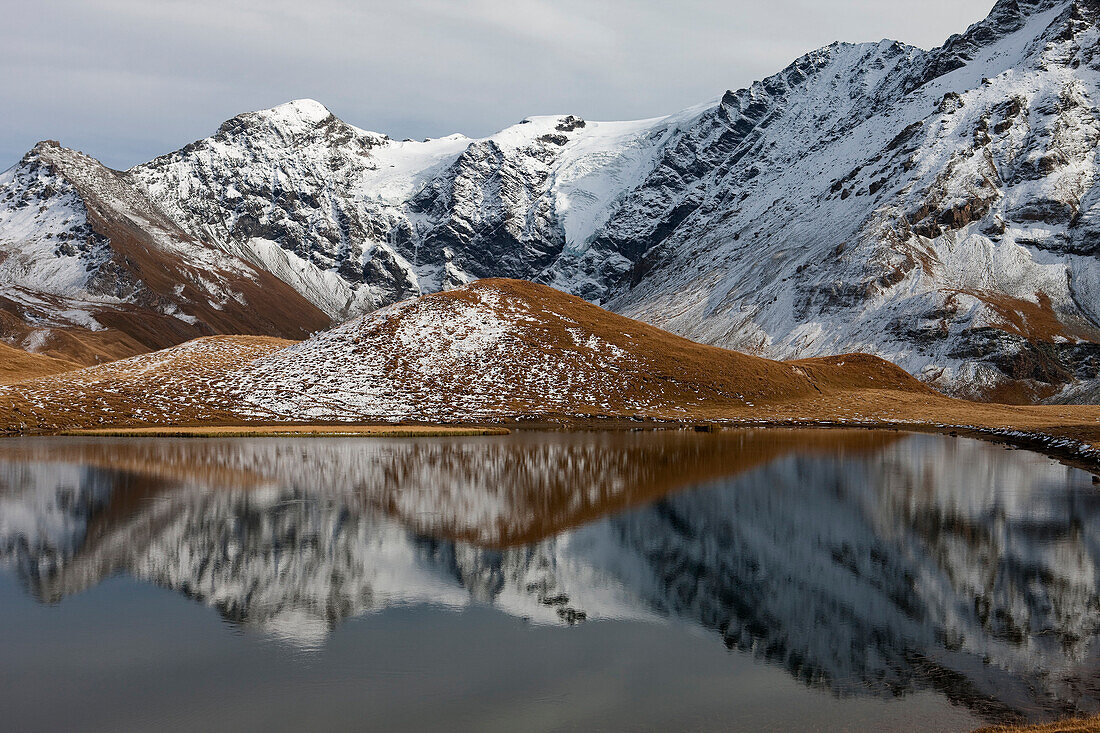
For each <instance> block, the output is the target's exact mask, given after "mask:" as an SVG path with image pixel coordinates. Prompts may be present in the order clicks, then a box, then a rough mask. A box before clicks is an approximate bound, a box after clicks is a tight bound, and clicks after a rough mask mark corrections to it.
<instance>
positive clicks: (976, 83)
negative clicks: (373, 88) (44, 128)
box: [0, 0, 1100, 402]
mask: <svg viewBox="0 0 1100 733" xmlns="http://www.w3.org/2000/svg"><path fill="white" fill-rule="evenodd" d="M1098 22H1100V3H1098V2H1096V1H1095V0H1031V1H1028V0H1000V1H999V2H997V4H996V6H995V7H994V8H993V10H992V12H991V14H990V15H989V17H988V18H986V19H985V20H983V21H982V22H980V23H978V24H975V25H974V26H972V27H971V28H969V29H968V30H967V31H966V32H965V33H963V34H962V35H957V36H953V37H952V38H950V39H949V40H948V41H947V42H946V43H945V44H944V45H943V46H942V47H940V48H937V49H934V50H932V51H924V50H921V49H917V48H914V47H911V46H906V45H904V44H901V43H897V42H889V41H883V42H881V43H872V44H857V45H853V44H833V45H831V46H828V47H826V48H823V49H821V50H818V51H815V52H813V53H810V54H808V55H806V56H804V57H802V58H801V59H798V60H797V61H795V62H794V63H793V64H792V65H791V66H789V67H788V68H786V69H784V70H783V71H781V72H780V73H778V74H776V75H775V76H772V77H769V78H768V79H765V80H763V81H761V82H758V83H755V84H753V85H752V86H751V87H749V88H747V89H742V90H739V91H730V92H726V93H725V94H724V95H723V96H722V97H721V98H720V99H719V100H716V101H713V102H710V103H707V104H703V105H700V106H698V107H695V108H692V109H689V110H686V111H684V112H681V113H679V114H676V115H672V116H670V117H664V118H658V119H652V120H643V121H638V122H611V123H608V122H592V121H586V120H582V119H579V118H577V117H574V116H571V115H561V116H550V117H536V118H529V119H527V120H524V121H523V122H521V123H520V124H518V125H515V126H513V127H510V128H508V129H506V130H503V131H502V132H500V133H498V134H496V135H493V136H491V137H489V138H485V139H480V140H475V139H470V138H466V137H463V136H461V135H452V136H449V137H445V138H440V139H435V140H427V141H423V142H414V141H409V140H406V141H396V140H392V139H390V138H388V137H387V136H385V135H381V134H378V133H373V132H367V131H364V130H361V129H358V128H356V127H352V126H351V125H348V124H346V123H344V122H342V121H340V120H338V119H336V118H335V117H334V116H333V115H332V114H330V113H329V112H328V110H327V109H325V108H324V107H323V106H322V105H321V104H319V103H317V102H313V101H310V100H299V101H295V102H291V103H288V104H285V105H282V106H279V107H276V108H274V109H270V110H266V111H261V112H252V113H247V114H243V115H240V116H238V117H235V118H233V119H232V120H229V121H228V122H226V123H224V124H223V125H222V126H221V127H220V128H219V129H218V131H217V133H215V134H214V136H212V137H210V138H207V139H205V140H200V141H198V142H195V143H192V144H190V145H188V146H186V147H184V148H182V149H181V150H179V151H176V152H174V153H170V154H168V155H165V156H162V157H160V158H156V159H155V160H152V161H150V162H148V163H145V164H142V165H139V166H137V167H135V168H132V169H130V170H128V171H125V172H119V171H113V170H110V169H108V168H106V167H104V166H103V165H101V164H100V163H98V162H97V161H96V160H94V159H92V158H90V157H88V156H86V155H84V154H82V153H78V152H75V151H72V150H68V149H66V148H62V147H60V146H59V145H58V144H56V143H53V142H43V143H39V144H38V145H36V146H35V148H34V149H33V150H31V151H30V152H29V153H27V155H26V156H24V158H23V159H22V160H21V161H20V162H19V163H18V164H17V165H15V166H14V167H13V168H11V169H9V170H8V171H7V172H5V173H3V174H2V175H0V329H2V335H3V337H4V338H5V339H6V340H7V341H8V342H9V343H11V344H13V345H17V346H20V347H22V348H26V349H28V350H31V351H38V352H41V353H44V354H49V355H51V356H56V357H62V358H65V359H70V360H76V361H80V362H81V363H85V364H88V363H93V362H95V361H97V360H103V359H109V358H117V357H120V356H127V355H131V354H135V353H140V352H142V351H148V350H151V349H155V348H162V347H165V346H169V345H172V344H175V343H179V342H182V341H184V340H187V339H189V338H192V337H195V336H200V335H209V334H223V333H241V334H257V335H270V336H281V337H288V338H301V337H303V336H305V335H307V334H309V333H310V332H313V331H317V330H321V329H325V328H328V327H329V326H330V325H332V324H334V323H338V322H341V321H343V320H346V319H348V318H350V317H354V316H356V315H359V314H362V313H364V312H367V311H371V310H373V309H376V308H379V307H381V306H385V305H388V304H391V303H394V302H396V301H399V300H402V299H405V298H408V297H410V296H415V295H419V294H424V293H430V292H435V291H438V290H442V289H450V288H452V287H455V286H458V285H461V284H464V283H467V282H469V281H471V280H474V279H478V278H484V277H491V276H503V277H512V278H520V279H527V280H533V281H537V282H542V283H546V284H549V285H552V286H554V287H557V288H559V289H562V290H565V291H567V292H570V293H573V294H576V295H579V296H581V297H583V298H586V299H588V300H591V301H593V302H596V303H599V304H601V305H604V306H605V307H607V308H610V309H611V310H613V311H616V312H619V313H622V314H624V315H628V316H631V317H634V318H639V319H641V320H645V321H647V322H650V323H652V324H654V325H658V326H660V327H663V328H666V329H669V330H671V331H673V332H675V333H678V334H681V335H684V336H687V337H689V338H693V339H695V340H698V341H703V342H706V343H711V344H715V345H719V346H723V347H727V348H734V349H738V350H742V351H747V352H751V353H755V354H758V355H762V356H767V357H770V358H793V357H806V356H817V355H823V354H828V353H843V352H850V351H866V352H869V353H872V354H876V355H879V356H882V357H883V358H886V359H889V360H891V361H893V362H894V363H896V364H898V365H900V366H902V367H903V368H905V369H906V370H908V371H910V372H912V373H913V374H915V375H917V376H918V377H919V378H921V379H922V380H924V381H925V382H927V383H929V384H932V385H933V386H936V387H938V388H940V389H942V390H945V391H948V392H950V393H953V394H957V395H961V396H968V397H979V398H985V399H999V400H1006V401H1021V402H1024V401H1033V400H1038V399H1051V398H1053V399H1062V400H1073V399H1091V394H1092V390H1094V389H1096V387H1097V384H1098V383H1097V382H1096V381H1095V380H1096V378H1097V374H1098V367H1100V346H1098V344H1100V326H1098V325H1097V324H1098V322H1100V263H1098V262H1097V255H1098V253H1100V193H1098V192H1097V190H1098V189H1096V188H1095V187H1094V186H1093V182H1094V178H1095V176H1096V172H1097V160H1096V147H1097V143H1098V142H1100V113H1098V111H1097V104H1096V102H1097V99H1098V94H1100V43H1098V42H1100V23H1098Z"/></svg>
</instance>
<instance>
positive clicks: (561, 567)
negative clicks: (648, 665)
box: [0, 431, 1100, 719]
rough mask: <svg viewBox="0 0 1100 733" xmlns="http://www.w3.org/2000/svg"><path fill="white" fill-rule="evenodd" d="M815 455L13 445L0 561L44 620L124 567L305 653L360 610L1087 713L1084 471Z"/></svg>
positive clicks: (996, 707) (351, 445) (1089, 526)
mask: <svg viewBox="0 0 1100 733" xmlns="http://www.w3.org/2000/svg"><path fill="white" fill-rule="evenodd" d="M814 435H815V434H813V433H810V434H807V433H805V432H802V433H800V432H797V431H793V432H788V433H782V432H779V433H775V432H768V431H764V432H760V431H757V432H752V431H745V432H741V433H728V434H718V435H705V436H697V435H694V434H658V435H653V434H649V435H633V434H621V435H571V436H530V435H529V436H516V437H511V438H508V439H506V440H502V441H497V440H491V441H490V440H482V439H448V440H428V441H384V440H377V441H350V442H345V443H341V442H339V441H311V440H305V441H286V440H248V441H234V442H226V441H222V442H221V443H217V442H207V441H129V442H127V443H125V444H119V445H117V446H104V445H102V444H101V443H95V442H89V441H85V442H81V441H75V442H72V443H70V444H67V445H65V446H64V447H57V446H58V444H57V443H56V442H55V443H38V444H37V445H36V444H33V443H32V444H29V445H30V447H29V448H25V449H23V448H21V449H20V450H19V451H16V452H12V451H10V450H8V451H5V456H4V459H3V462H2V464H0V465H2V467H3V468H2V471H0V475H2V483H3V489H2V492H0V520H2V522H3V524H2V525H0V548H2V551H3V555H4V556H5V557H6V558H7V559H8V560H9V562H11V563H12V564H13V565H14V566H15V568H16V569H17V571H18V572H19V574H20V576H21V577H22V578H23V581H24V582H25V583H26V584H27V587H28V589H29V590H30V591H31V592H32V593H33V594H34V595H35V596H36V597H38V598H40V599H42V600H46V601H50V602H59V601H60V602H63V600H64V598H65V597H66V596H68V595H69V594H71V593H74V592H77V591H79V590H82V589H84V588H87V587H89V586H91V585H94V584H96V583H98V582H99V581H100V580H101V579H102V578H104V577H106V576H108V575H110V574H112V573H117V572H124V573H126V574H129V575H132V576H134V577H136V578H139V579H144V580H147V581H149V582H153V583H156V584H158V585H162V586H165V587H168V588H172V589H175V590H177V591H179V592H180V593H182V594H184V595H186V596H188V597H190V598H193V599H196V600H199V601H200V602H203V603H206V604H209V605H211V606H213V607H215V608H217V609H218V611H219V612H220V613H221V614H222V615H223V616H224V617H225V618H226V619H227V620H228V621H231V622H233V623H235V624H240V625H243V626H244V627H246V628H250V629H254V630H257V631H260V632H263V633H266V634H270V635H272V636H274V637H276V638H280V639H284V640H287V641H291V642H294V643H297V644H301V645H305V646H307V647H310V646H315V645H318V644H323V643H324V639H325V636H326V635H327V633H328V631H329V630H331V629H332V628H334V627H335V626H336V625H337V624H338V623H340V621H341V620H343V619H346V618H349V617H352V616H356V615H360V614H363V613H366V612H369V611H374V610H378V609H381V608H387V607H392V606H395V605H402V604H409V603H413V604H418V603H430V604H442V605H447V606H454V607H461V606H465V605H467V604H470V603H474V602H476V603H490V604H493V605H494V606H496V607H498V608H500V609H502V610H505V611H507V612H509V613H514V614H517V615H521V616H524V617H527V618H531V619H533V620H536V621H538V622H545V623H564V624H575V623H579V622H582V621H585V620H587V619H594V618H605V619H615V618H635V619H650V620H661V619H664V620H666V621H668V622H676V623H687V624H691V625H697V626H701V627H703V628H705V629H707V630H709V631H710V632H711V633H713V634H714V635H715V637H716V641H718V642H720V643H724V644H725V645H726V646H728V647H730V648H737V649H739V650H742V651H744V652H747V653H751V654H754V655H756V656H758V657H760V658H762V659H766V660H768V661H770V662H772V663H774V664H778V665H781V666H782V667H784V668H785V669H787V670H788V671H789V672H790V673H791V674H792V675H793V676H795V677H796V678H798V679H800V680H802V681H804V682H805V683H806V684H809V685H813V686H821V687H824V688H827V689H830V690H832V691H834V692H835V693H837V694H842V695H875V696H895V695H899V694H905V693H907V692H910V691H914V690H919V689H927V688H930V687H932V688H936V689H939V690H941V691H942V692H944V693H945V694H947V695H948V696H949V697H950V698H951V699H953V700H956V701H958V702H960V703H962V704H965V705H968V706H970V707H972V708H974V709H975V710H976V711H978V712H980V713H982V714H983V715H987V716H990V717H993V718H1004V719H1009V718H1019V717H1045V716H1050V715H1056V714H1066V713H1072V712H1089V711H1093V710H1095V709H1096V708H1097V706H1100V690H1097V689H1096V687H1095V682H1094V680H1095V674H1094V672H1095V669H1096V664H1097V651H1096V643H1095V642H1096V639H1097V635H1098V634H1100V596H1098V591H1097V584H1096V573H1097V567H1098V562H1100V555H1098V554H1097V548H1096V547H1095V546H1094V545H1095V543H1094V542H1092V541H1091V540H1090V538H1091V537H1093V536H1094V535H1095V534H1096V532H1097V531H1100V525H1098V522H1100V504H1098V503H1097V498H1096V495H1095V491H1094V490H1093V488H1092V485H1091V481H1090V480H1089V477H1088V475H1087V474H1083V473H1081V472H1078V471H1075V470H1073V469H1067V468H1065V467H1063V466H1060V465H1058V464H1056V463H1053V462H1051V461H1050V460H1048V459H1045V458H1042V457H1040V456H1036V455H1033V454H1028V453H1026V452H1022V451H1007V450H1004V449H1001V448H997V447H993V446H989V445H986V444H982V443H977V442H972V441H966V440H948V439H945V438H933V437H928V436H902V437H900V438H899V437H898V436H896V435H894V434H890V435H877V434H873V433H838V434H830V433H826V434H820V433H818V434H816V435H818V436H821V435H825V436H828V437H825V438H821V439H820V440H817V439H815V438H813V437H812V436H814ZM123 446H128V448H124V447H123ZM689 467H694V472H691V471H688V470H687V469H688V468H689Z"/></svg>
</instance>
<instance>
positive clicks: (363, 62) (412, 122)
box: [0, 0, 994, 169]
mask: <svg viewBox="0 0 1100 733" xmlns="http://www.w3.org/2000/svg"><path fill="white" fill-rule="evenodd" d="M993 1H994V0H923V1H922V2H921V3H913V2H901V1H900V0H768V2H761V1H760V0H676V1H675V2H671V1H669V0H634V1H632V2H628V1H627V0H393V1H392V2H383V1H381V0H364V1H362V2H351V1H350V0H34V1H33V2H32V1H29V0H27V1H19V0H13V1H12V2H8V3H6V7H5V8H4V11H3V21H2V22H0V105H2V108H0V169H3V168H7V167H8V166H9V165H11V164H12V163H14V162H16V161H17V160H18V159H19V158H20V157H21V156H22V154H23V153H24V152H25V151H26V150H27V149H29V148H30V147H31V146H32V145H33V144H34V143H35V141H37V140H41V139H46V138H53V139H58V140H60V141H61V142H62V144H64V145H66V146H68V147H73V148H77V149H80V150H83V151H85V152H87V153H90V154H92V155H94V156H96V157H98V158H99V159H101V160H102V161H103V162H104V163H107V164H108V165H110V166H113V167H116V168H126V167H129V166H130V165H133V164H135V163H139V162H142V161H144V160H147V159H149V158H151V157H153V156H155V155H158V154H160V153H165V152H169V151H171V150H174V149H176V148H179V147H181V146H183V145H185V144H186V143H188V142H190V141H192V140H194V139H198V138H201V137H205V136H207V135H209V134H211V133H212V132H213V131H214V130H215V129H216V128H217V126H218V125H219V124H220V123H221V122H222V121H223V120H225V119H228V118H230V117H232V116H233V115H235V114H237V113H239V112H244V111H247V110H253V109H261V108H264V107H271V106H274V105H276V104H279V103H281V102H284V101H287V100H290V99H296V98H300V97H312V98H314V99H317V100H319V101H321V102H323V103H324V104H326V105H327V106H328V107H329V109H331V110H332V111H333V112H334V113H335V114H336V115H337V116H338V117H340V118H342V119H343V120H345V121H347V122H349V123H351V124H354V125H357V126H359V127H365V128H367V129H371V130H377V131H379V132H384V133H388V134H389V135H391V136H393V137H397V138H404V137H413V138H423V137H429V136H430V137H437V136H440V135H446V134H449V133H451V132H463V133H466V134H468V135H476V136H482V135H487V134H489V133H491V132H494V131H496V130H498V129H500V128H502V127H505V126H506V125H509V124H512V123H514V122H517V121H518V120H520V119H522V118H524V117H526V116H528V115H534V114H557V113H573V114H578V115H580V116H582V117H586V118H588V119H632V118H642V117H656V116H660V115H663V114H669V113H671V112H675V111H677V110H679V109H682V108H684V107H687V106H690V105H693V104H697V103H700V102H703V101H705V100H707V99H710V98H712V97H717V96H719V95H720V94H721V93H722V92H723V91H725V90H726V89H730V88H733V89H736V88H740V87H743V86H745V85H747V84H748V83H750V82H752V81H753V80H755V79H758V78H761V77H763V76H767V75H768V74H771V73H774V72H776V71H778V70H780V69H781V68H783V67H784V66H786V65H787V64H788V63H790V62H791V61H792V60H794V59H795V58H797V57H798V56H800V55H801V54H803V53H805V52H806V51H809V50H812V49H814V48H818V47H820V46H823V45H826V44H827V43H829V42H831V41H834V40H843V41H878V40H880V39H882V38H894V39H898V40H902V41H906V42H908V43H912V44H914V45H917V46H921V47H924V48H930V47H932V46H937V45H939V44H940V43H941V42H943V41H944V40H945V39H946V38H947V37H948V36H949V35H951V34H952V33H956V32H961V31H963V30H964V29H965V28H966V27H967V26H968V25H969V24H971V23H973V22H975V21H977V20H980V19H981V18H982V17H984V16H985V15H986V14H987V12H988V10H989V9H990V7H992V5H993Z"/></svg>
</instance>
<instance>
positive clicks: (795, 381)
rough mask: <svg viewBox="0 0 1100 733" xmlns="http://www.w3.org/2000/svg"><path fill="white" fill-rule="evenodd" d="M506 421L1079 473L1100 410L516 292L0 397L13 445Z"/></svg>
mask: <svg viewBox="0 0 1100 733" xmlns="http://www.w3.org/2000/svg"><path fill="white" fill-rule="evenodd" d="M516 418H523V419H532V418H535V419H539V418H541V419H547V420H553V419H562V420H565V421H568V422H572V423H573V424H576V422H577V421H585V420H591V419H607V418H620V419H621V418H631V419H637V418H646V419H654V420H675V421H699V420H705V421H709V420H718V421H726V422H729V423H745V422H757V423H781V424H821V423H829V424H838V423H839V424H849V425H850V424H859V425H868V426H872V425H910V426H914V427H917V428H918V429H920V428H922V427H924V428H926V429H938V430H948V429H959V430H968V431H972V432H973V431H984V432H989V431H997V432H1002V433H1003V432H1004V431H1005V430H1009V429H1011V430H1015V431H1020V434H1019V435H1014V436H1008V439H1011V440H1015V441H1017V442H1024V443H1027V442H1028V441H1031V442H1035V441H1038V442H1039V444H1041V445H1042V446H1043V447H1047V448H1050V449H1051V450H1053V449H1054V448H1058V449H1059V450H1061V449H1063V448H1064V449H1065V450H1072V451H1074V452H1075V455H1076V453H1077V452H1078V451H1079V449H1080V448H1081V447H1082V446H1084V447H1085V448H1086V449H1088V448H1089V447H1090V446H1095V445H1097V444H1098V443H1100V408H1098V407H1069V406H1067V407H1062V406H1058V407H1034V406H1024V407H1021V406H1006V405H988V404H976V403H971V402H966V401H963V400H956V399H950V398H947V397H944V396H943V395H941V394H939V393H937V392H934V391H932V390H931V389H929V388H928V387H926V386H924V385H923V384H921V383H920V382H918V381H917V380H916V379H914V378H913V377H911V376H910V375H908V374H906V373H905V372H904V371H902V370H901V369H899V368H898V367H896V366H894V365H892V364H890V363H888V362H886V361H883V360H881V359H878V358H876V357H872V356H868V355H863V354H850V355H843V356H837V357H829V358H821V359H809V360H800V361H792V362H776V361H770V360H767V359H761V358H758V357H754V356H749V355H745V354H740V353H737V352H733V351H728V350H725V349H719V348H715V347H711V346H704V345H700V344H696V343H694V342H691V341H688V340H686V339H683V338H680V337H677V336H675V335H673V334H670V333H668V332H665V331H662V330H660V329H658V328H655V327H653V326H649V325H647V324H644V323H641V322H638V321H634V320H631V319H628V318H625V317H623V316H619V315H616V314H614V313H610V312H608V311H605V310H603V309H601V308H599V307H597V306H594V305H592V304H590V303H588V302H586V301H584V300H581V299H579V298H576V297H573V296H569V295H565V294H563V293H560V292H558V291H556V290H553V289H552V288H549V287H546V286H542V285H536V284H532V283H527V282H520V281H512V280H483V281H479V282H477V283H474V284H473V285H470V286H466V287H464V288H460V289H459V290H456V291H451V292H447V293H439V294H435V295H429V296H424V297H422V298H418V299H416V300H414V301H409V302H406V303H404V304H401V305H399V306H396V307H393V308H390V309H386V310H384V311H380V312H378V313H374V314H370V315H368V316H365V317H363V318H361V319H357V320H355V321H352V322H349V323H347V324H344V325H342V326H340V327H338V328H336V329H333V330H332V331H331V332H327V333H324V334H320V335H319V336H317V337H315V338H313V339H310V340H309V341H306V342H301V343H298V344H292V343H291V342H287V341H281V340H278V339H261V338H247V337H215V338H206V339H199V340H196V341H193V342H189V343H188V344H184V345H183V346H180V347H175V348H173V349H169V350H166V351H162V352H157V353H155V354H149V355H144V356H141V357H136V358H133V359H128V360H123V361H119V362H114V363H112V364H107V365H103V366H99V367H92V368H89V369H83V370H79V371H75V372H71V373H66V374H60V375H53V376H46V377H42V378H39V379H36V380H31V381H27V382H23V383H20V384H16V385H10V386H7V387H0V428H2V429H4V430H6V431H8V432H50V431H60V430H73V429H81V428H95V427H132V426H142V425H146V426H148V425H182V424H260V423H271V422H361V423H368V422H372V421H374V422H378V421H397V420H401V421H407V422H458V423H462V422H466V423H472V422H484V421H486V420H489V419H491V420H504V421H509V420H512V419H516ZM1048 444H1050V445H1048ZM1059 446H1060V447H1059ZM1090 460H1091V458H1090Z"/></svg>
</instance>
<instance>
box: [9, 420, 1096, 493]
mask: <svg viewBox="0 0 1100 733" xmlns="http://www.w3.org/2000/svg"><path fill="white" fill-rule="evenodd" d="M486 422H490V423H491V424H486V423H485V422H482V423H469V424H467V423H462V422H454V423H446V424H439V423H401V424H392V423H370V422H364V423H233V424H228V423H226V424H208V425H163V426H137V427H120V428H89V429H80V430H60V431H53V432H47V431H43V432H27V433H10V434H8V435H6V436H2V437H7V438H18V437H38V438H41V437H91V438H96V437H103V438H131V437H132V438H253V437H292V438H340V437H359V438H362V437H379V438H424V437H480V436H503V435H508V434H511V433H513V432H515V431H537V430H543V431H550V432H586V431H638V430H694V431H696V432H703V433H707V432H714V431H717V430H725V429H762V430H766V429H797V430H835V429H848V430H851V429H855V430H868V431H875V430H883V431H892V432H910V433H923V434H930V435H946V436H950V437H962V438H971V439H975V440H984V441H986V442H989V443H994V444H997V445H1006V446H1011V447H1012V448H1015V449H1021V450H1028V451H1032V452H1035V453H1041V454H1043V455H1046V456H1048V457H1049V458H1052V459H1054V460H1057V461H1059V462H1061V463H1063V464H1065V465H1069V466H1072V467H1074V468H1079V469H1082V470H1085V471H1088V472H1090V473H1098V474H1100V448H1098V447H1097V446H1096V444H1095V443H1093V442H1090V441H1086V440H1080V439H1078V437H1075V436H1073V435H1071V434H1069V431H1068V430H1065V429H1063V430H1059V429H1057V428H1054V429H1046V430H1044V429H1030V430H1028V429H1020V428H1014V427H1011V426H1008V425H1004V426H995V425H965V424H955V423H929V422H924V421H913V422H909V421H905V420H901V421H893V420H860V421H854V420H835V419H824V420H805V419H784V418H779V419H774V420H768V419H752V418H727V419H722V418H713V419H708V420H663V419H659V418H626V417H598V416H593V417H578V416H549V415H548V416H540V417H534V416H531V417H529V418H526V419H525V418H524V417H523V416H519V417H510V418H504V419H497V420H493V421H486ZM1065 427H1066V428H1072V427H1078V428H1079V427H1083V426H1065ZM1093 430H1094V431H1096V433H1097V437H1100V426H1098V427H1097V428H1093ZM1098 483H1100V481H1098Z"/></svg>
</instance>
